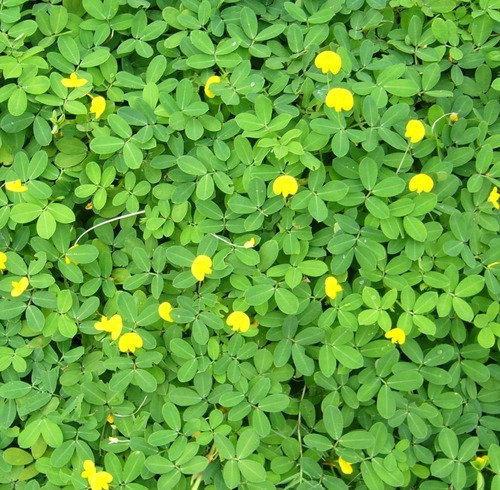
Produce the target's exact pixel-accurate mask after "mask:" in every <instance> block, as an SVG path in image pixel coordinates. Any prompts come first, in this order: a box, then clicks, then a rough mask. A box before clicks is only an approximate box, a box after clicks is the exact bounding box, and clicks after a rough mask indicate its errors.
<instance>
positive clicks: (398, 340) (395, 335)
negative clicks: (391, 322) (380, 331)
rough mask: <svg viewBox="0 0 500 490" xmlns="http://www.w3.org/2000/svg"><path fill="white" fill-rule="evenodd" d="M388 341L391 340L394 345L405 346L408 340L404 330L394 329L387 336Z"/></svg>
mask: <svg viewBox="0 0 500 490" xmlns="http://www.w3.org/2000/svg"><path fill="white" fill-rule="evenodd" d="M385 338H386V339H391V342H392V343H393V344H401V345H402V344H404V343H405V340H406V334H405V332H404V330H403V329H402V328H399V327H397V328H393V329H392V330H389V331H388V332H387V333H386V334H385Z"/></svg>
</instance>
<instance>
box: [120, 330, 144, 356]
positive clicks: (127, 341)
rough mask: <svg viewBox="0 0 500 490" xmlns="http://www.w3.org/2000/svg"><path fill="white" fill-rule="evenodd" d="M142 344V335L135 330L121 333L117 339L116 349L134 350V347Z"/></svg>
mask: <svg viewBox="0 0 500 490" xmlns="http://www.w3.org/2000/svg"><path fill="white" fill-rule="evenodd" d="M142 346H143V341H142V337H141V336H140V335H139V334H138V333H135V332H129V333H126V334H123V335H122V336H121V337H120V340H119V341H118V349H120V350H121V351H122V352H127V351H130V352H132V353H133V352H135V349H136V348H140V347H142Z"/></svg>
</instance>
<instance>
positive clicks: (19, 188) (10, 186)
mask: <svg viewBox="0 0 500 490" xmlns="http://www.w3.org/2000/svg"><path fill="white" fill-rule="evenodd" d="M5 188H6V189H7V190H8V191H11V192H24V191H27V190H28V187H27V186H25V185H23V184H22V183H21V179H17V180H13V181H11V182H5Z"/></svg>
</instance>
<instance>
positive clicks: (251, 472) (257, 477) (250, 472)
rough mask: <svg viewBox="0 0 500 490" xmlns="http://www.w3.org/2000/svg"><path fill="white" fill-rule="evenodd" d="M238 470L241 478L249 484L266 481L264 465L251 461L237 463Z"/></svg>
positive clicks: (244, 460) (245, 460)
mask: <svg viewBox="0 0 500 490" xmlns="http://www.w3.org/2000/svg"><path fill="white" fill-rule="evenodd" d="M238 468H239V470H240V471H241V473H242V475H243V477H244V478H245V479H246V480H248V481H249V482H251V483H261V482H264V481H266V469H265V467H264V465H262V464H261V463H258V462H257V461H253V460H251V459H242V460H240V461H238Z"/></svg>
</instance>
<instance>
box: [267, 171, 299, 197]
mask: <svg viewBox="0 0 500 490" xmlns="http://www.w3.org/2000/svg"><path fill="white" fill-rule="evenodd" d="M298 190H299V184H298V182H297V179H296V178H295V177H292V176H291V175H280V176H279V177H278V178H277V179H276V180H275V181H274V184H273V192H274V193H275V194H276V195H277V196H278V195H279V194H282V195H283V197H287V196H289V195H290V196H293V195H295V194H296V193H297V191H298Z"/></svg>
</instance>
